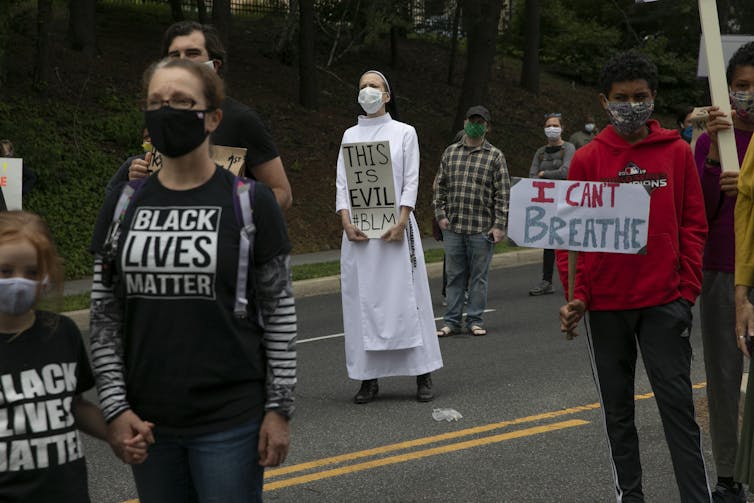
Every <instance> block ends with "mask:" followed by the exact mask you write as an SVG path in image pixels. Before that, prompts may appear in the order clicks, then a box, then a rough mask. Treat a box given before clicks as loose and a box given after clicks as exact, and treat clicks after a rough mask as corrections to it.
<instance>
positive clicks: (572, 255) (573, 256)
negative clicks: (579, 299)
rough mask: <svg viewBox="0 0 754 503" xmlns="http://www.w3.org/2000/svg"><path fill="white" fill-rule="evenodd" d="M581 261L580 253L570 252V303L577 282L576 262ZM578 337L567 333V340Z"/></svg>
mask: <svg viewBox="0 0 754 503" xmlns="http://www.w3.org/2000/svg"><path fill="white" fill-rule="evenodd" d="M578 259H579V252H577V251H570V250H569V251H568V302H571V301H572V300H573V289H574V284H575V282H576V262H577V261H578ZM574 337H576V334H575V333H574V332H573V331H570V332H566V339H567V340H569V341H570V340H571V339H573V338H574Z"/></svg>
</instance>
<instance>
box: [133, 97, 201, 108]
mask: <svg viewBox="0 0 754 503" xmlns="http://www.w3.org/2000/svg"><path fill="white" fill-rule="evenodd" d="M165 105H167V106H169V107H170V108H175V109H176V110H190V109H192V108H194V107H195V106H196V101H194V100H192V99H191V98H170V99H169V100H148V101H147V102H146V103H145V105H144V109H145V110H150V111H152V110H159V109H160V108H162V107H163V106H165Z"/></svg>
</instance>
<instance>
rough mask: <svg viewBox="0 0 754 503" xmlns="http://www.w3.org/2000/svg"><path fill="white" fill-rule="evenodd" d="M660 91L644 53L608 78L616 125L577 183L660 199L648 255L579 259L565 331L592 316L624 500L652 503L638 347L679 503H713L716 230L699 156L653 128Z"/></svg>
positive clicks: (596, 145)
mask: <svg viewBox="0 0 754 503" xmlns="http://www.w3.org/2000/svg"><path fill="white" fill-rule="evenodd" d="M657 82H658V77H657V68H656V67H655V65H654V64H653V63H652V62H651V61H649V60H648V59H647V58H646V57H645V56H643V55H641V54H638V53H635V52H628V53H623V54H619V55H617V56H615V57H613V58H612V59H611V60H610V61H609V62H608V63H607V65H606V66H605V68H604V69H603V71H602V75H601V77H600V86H601V90H602V94H601V95H600V101H601V103H602V107H603V108H604V109H605V111H606V112H607V114H608V117H609V118H610V123H611V125H610V126H609V127H607V128H605V129H604V130H603V131H602V132H601V133H600V134H599V135H597V136H596V137H595V138H594V139H593V140H592V142H591V143H589V144H588V145H586V146H584V147H583V148H581V149H579V150H578V151H577V152H576V155H575V156H574V158H573V160H572V162H571V168H570V170H569V172H568V178H569V179H570V180H588V181H603V182H618V183H635V184H641V185H644V186H645V187H646V188H647V190H649V191H650V194H651V199H650V201H651V202H650V210H649V235H648V241H647V246H646V254H643V255H626V254H609V253H580V254H579V259H578V262H577V272H576V277H575V285H574V294H573V298H572V299H569V300H570V301H569V302H568V303H567V304H566V305H564V306H563V307H562V308H561V309H560V321H561V330H563V331H567V332H571V333H573V332H574V330H575V328H576V326H577V325H578V323H579V321H580V320H581V318H582V317H583V316H584V313H585V312H586V311H588V312H589V316H588V318H589V319H588V321H589V328H590V330H589V331H588V332H587V338H588V341H589V349H590V352H591V353H592V359H591V360H592V365H593V374H594V377H595V381H596V384H597V389H598V391H599V393H600V395H601V401H602V406H603V412H604V418H605V423H606V426H607V436H608V443H609V447H610V451H611V455H612V464H613V470H612V472H613V475H614V478H615V490H616V492H617V500H618V501H619V502H625V503H628V502H642V501H644V494H643V491H642V484H641V463H640V461H639V438H638V435H637V432H636V426H635V424H634V374H635V370H636V356H637V343H638V348H639V349H641V355H642V358H643V360H644V367H645V368H646V370H647V376H648V377H649V382H650V384H651V385H652V390H653V391H654V393H655V398H656V401H657V406H658V408H659V411H660V416H661V418H662V424H663V427H664V430H665V438H666V440H667V443H668V447H669V449H670V455H671V459H672V461H673V468H674V471H675V476H676V481H677V482H678V488H679V490H680V496H681V498H680V500H681V501H682V502H684V503H690V502H707V503H709V502H710V501H712V498H711V494H710V488H709V484H708V481H707V475H706V471H705V466H704V459H703V456H702V449H701V435H700V432H699V427H698V425H697V424H696V420H695V419H694V399H693V394H692V388H691V344H690V342H689V333H690V330H691V307H692V306H693V304H694V301H695V300H696V298H697V296H698V295H699V292H700V291H701V283H702V252H703V250H704V242H705V238H706V235H707V220H706V217H705V210H704V199H703V197H702V190H701V186H700V183H699V176H698V175H697V171H696V165H695V163H694V157H693V155H692V153H691V149H690V148H689V146H688V144H687V143H686V142H685V141H683V140H682V139H681V138H680V136H679V135H678V132H677V131H671V130H667V129H663V128H662V127H660V124H659V123H658V122H657V121H655V120H649V117H650V116H651V114H652V110H653V109H654V99H655V96H656V95H657ZM565 255H566V254H565V253H564V252H560V253H559V260H558V265H559V267H560V276H561V278H567V271H566V267H565V265H566V264H565V260H564V258H563V257H564V256H565ZM589 332H590V333H589Z"/></svg>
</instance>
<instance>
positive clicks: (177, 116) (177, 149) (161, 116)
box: [144, 105, 209, 157]
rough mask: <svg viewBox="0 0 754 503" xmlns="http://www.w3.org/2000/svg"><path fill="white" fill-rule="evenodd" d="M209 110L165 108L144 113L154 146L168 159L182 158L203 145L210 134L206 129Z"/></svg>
mask: <svg viewBox="0 0 754 503" xmlns="http://www.w3.org/2000/svg"><path fill="white" fill-rule="evenodd" d="M205 112H207V110H178V109H176V108H171V107H169V106H167V105H166V106H164V107H162V108H159V109H157V110H147V111H146V112H144V122H145V123H146V126H147V130H148V131H149V135H150V136H151V137H152V145H154V146H155V148H156V149H157V151H158V152H160V153H161V154H162V155H164V156H166V157H181V156H183V155H186V154H188V153H189V152H191V151H192V150H194V149H195V148H196V147H198V146H199V145H201V144H202V142H203V141H204V139H205V138H207V135H208V134H209V133H208V132H207V131H206V130H205V129H204V114H205Z"/></svg>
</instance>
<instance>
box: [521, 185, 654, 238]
mask: <svg viewBox="0 0 754 503" xmlns="http://www.w3.org/2000/svg"><path fill="white" fill-rule="evenodd" d="M648 230H649V193H648V192H647V189H646V188H644V186H642V185H639V184H631V183H609V182H584V181H565V180H541V179H532V178H522V179H519V180H518V181H517V182H516V181H514V185H513V186H512V187H511V196H510V210H509V216H508V237H509V238H511V239H512V240H513V241H515V243H516V245H518V246H525V247H531V248H556V249H559V250H573V251H585V252H608V253H643V252H644V250H643V248H644V247H645V246H646V245H647V233H648Z"/></svg>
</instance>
